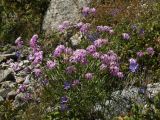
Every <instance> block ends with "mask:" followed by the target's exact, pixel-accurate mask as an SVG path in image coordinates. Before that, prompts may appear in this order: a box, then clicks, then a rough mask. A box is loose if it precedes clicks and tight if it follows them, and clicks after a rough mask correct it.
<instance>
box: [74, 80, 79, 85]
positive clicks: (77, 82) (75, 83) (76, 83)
mask: <svg viewBox="0 0 160 120" xmlns="http://www.w3.org/2000/svg"><path fill="white" fill-rule="evenodd" d="M79 84H80V81H79V80H74V81H73V83H72V86H77V85H79Z"/></svg>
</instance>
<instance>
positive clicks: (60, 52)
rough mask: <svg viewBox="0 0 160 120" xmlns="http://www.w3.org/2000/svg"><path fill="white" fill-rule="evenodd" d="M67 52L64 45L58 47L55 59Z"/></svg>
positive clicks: (54, 53) (54, 54) (55, 51)
mask: <svg viewBox="0 0 160 120" xmlns="http://www.w3.org/2000/svg"><path fill="white" fill-rule="evenodd" d="M64 51H65V46H64V45H58V46H57V47H56V49H55V50H54V52H53V56H54V57H60V56H61V54H62V53H64Z"/></svg>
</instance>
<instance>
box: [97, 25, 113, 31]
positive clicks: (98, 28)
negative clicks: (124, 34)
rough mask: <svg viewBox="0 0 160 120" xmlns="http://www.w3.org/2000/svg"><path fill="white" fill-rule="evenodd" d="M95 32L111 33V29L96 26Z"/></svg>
mask: <svg viewBox="0 0 160 120" xmlns="http://www.w3.org/2000/svg"><path fill="white" fill-rule="evenodd" d="M97 31H99V32H111V31H113V29H112V27H110V26H97Z"/></svg>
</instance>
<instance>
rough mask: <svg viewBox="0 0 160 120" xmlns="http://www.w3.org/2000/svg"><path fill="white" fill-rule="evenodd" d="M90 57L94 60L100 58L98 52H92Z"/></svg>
mask: <svg viewBox="0 0 160 120" xmlns="http://www.w3.org/2000/svg"><path fill="white" fill-rule="evenodd" d="M92 57H93V58H95V59H98V58H100V53H99V52H94V53H93V54H92Z"/></svg>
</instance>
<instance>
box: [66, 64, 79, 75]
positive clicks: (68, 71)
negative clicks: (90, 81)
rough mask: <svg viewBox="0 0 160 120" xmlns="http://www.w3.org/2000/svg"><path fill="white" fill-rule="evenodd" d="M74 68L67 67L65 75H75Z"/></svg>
mask: <svg viewBox="0 0 160 120" xmlns="http://www.w3.org/2000/svg"><path fill="white" fill-rule="evenodd" d="M76 70H77V69H76V67H75V66H69V67H67V68H66V73H67V74H72V73H75V72H76Z"/></svg>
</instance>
